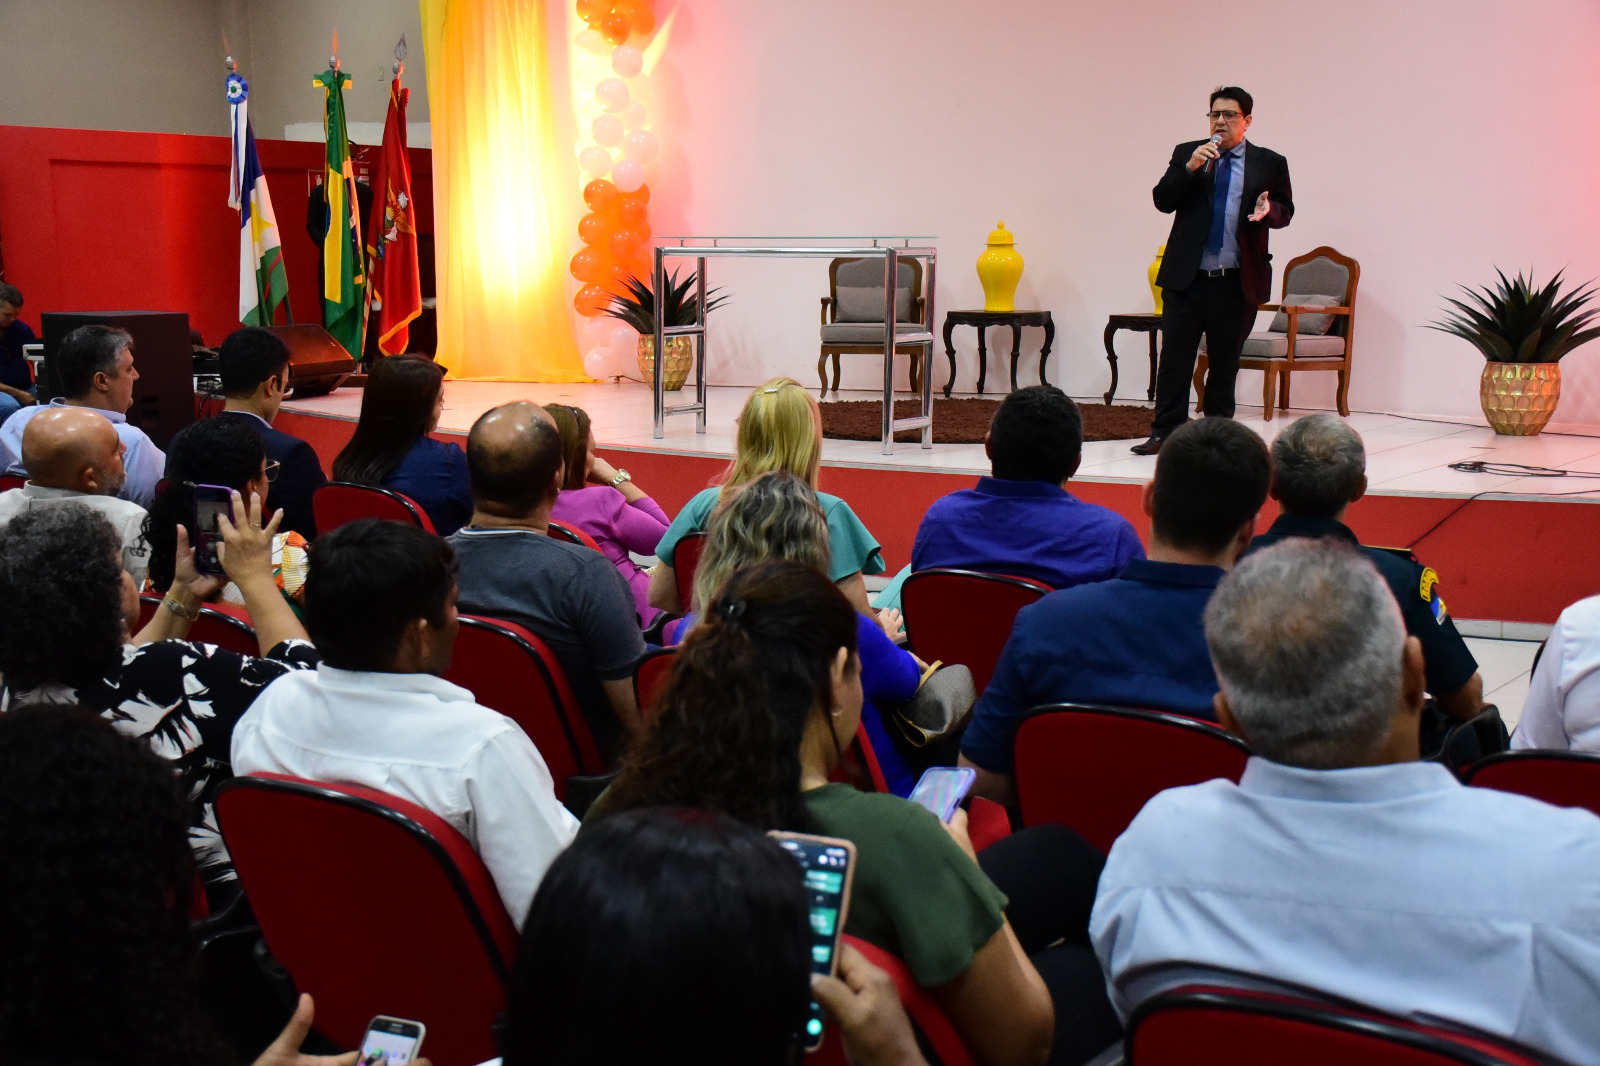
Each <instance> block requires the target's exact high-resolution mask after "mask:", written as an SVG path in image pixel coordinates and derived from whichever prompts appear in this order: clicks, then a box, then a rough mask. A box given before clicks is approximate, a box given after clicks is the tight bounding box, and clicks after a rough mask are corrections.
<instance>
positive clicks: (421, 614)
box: [232, 519, 578, 926]
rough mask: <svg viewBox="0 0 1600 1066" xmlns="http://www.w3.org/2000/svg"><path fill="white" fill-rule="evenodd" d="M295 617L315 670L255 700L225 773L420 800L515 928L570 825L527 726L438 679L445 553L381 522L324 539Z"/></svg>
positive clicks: (449, 631) (446, 588)
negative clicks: (473, 858) (489, 883)
mask: <svg viewBox="0 0 1600 1066" xmlns="http://www.w3.org/2000/svg"><path fill="white" fill-rule="evenodd" d="M305 621H306V630H307V631H308V632H309V634H310V636H311V639H312V641H313V643H315V644H316V645H317V650H318V651H320V652H321V653H322V657H323V662H322V666H321V667H320V668H319V669H317V670H316V671H315V672H311V671H295V673H296V674H297V675H298V676H285V677H282V678H279V679H278V680H277V681H274V682H273V683H272V684H271V685H269V686H268V687H267V689H266V691H265V692H263V693H262V694H261V695H260V696H259V697H257V698H256V701H255V703H254V705H252V706H251V708H250V710H249V711H248V712H246V713H245V715H244V717H242V718H241V719H240V720H239V724H238V725H236V726H235V727H234V732H233V760H232V761H233V769H234V772H235V773H239V774H249V773H279V774H289V775H291V776H294V777H303V778H308V779H310V780H313V781H328V782H334V783H348V784H355V785H364V786H366V787H368V788H375V789H378V790H380V791H383V792H388V793H392V794H393V795H396V796H400V797H403V798H405V799H408V800H410V801H411V802H413V803H416V804H418V805H420V806H422V807H425V808H427V809H428V810H430V811H432V812H433V813H435V814H437V815H438V816H439V817H441V818H443V819H444V820H445V821H447V822H449V823H450V824H451V825H452V826H454V827H455V828H456V829H458V830H460V831H461V833H462V835H464V836H465V837H466V838H467V839H468V840H469V841H470V842H471V843H472V846H473V847H474V848H475V849H476V850H477V852H478V854H479V855H480V856H481V857H482V858H483V861H484V865H485V866H487V867H488V868H489V873H490V875H491V876H493V878H494V882H495V886H496V888H498V889H499V892H500V898H501V899H502V900H503V901H504V902H505V905H506V911H507V913H509V914H510V915H511V918H512V920H513V921H514V922H515V923H516V924H517V925H518V926H520V925H521V924H522V920H523V918H524V917H526V915H527V913H528V905H529V903H530V902H532V899H533V893H534V890H535V889H536V888H538V886H539V881H540V879H541V878H543V877H544V872H545V870H546V869H547V868H548V867H549V865H550V863H551V861H552V860H553V859H554V858H555V857H556V855H557V854H559V853H560V852H561V850H562V849H563V848H565V847H566V846H567V845H568V844H569V843H571V842H572V838H573V837H574V836H575V835H576V834H577V831H578V820H577V819H576V818H574V817H573V816H572V815H571V814H570V813H569V812H568V811H567V809H566V808H565V807H563V806H562V805H561V803H560V802H559V801H558V800H557V799H556V796H555V791H554V785H553V783H552V782H551V779H550V771H549V769H548V768H547V767H546V766H545V762H544V759H543V758H541V757H540V755H539V752H538V749H536V748H535V747H534V746H533V742H532V741H530V740H529V739H528V737H527V734H525V733H523V732H522V730H521V729H520V728H518V727H517V725H516V724H515V723H514V722H512V721H511V720H510V719H509V718H506V717H504V716H502V715H500V714H497V713H495V712H494V711H491V710H489V709H488V708H486V707H481V706H479V705H478V703H477V702H476V701H475V700H474V699H473V697H472V693H470V692H468V691H467V690H466V689H464V688H460V687H459V686H456V685H452V684H450V683H449V682H447V681H444V680H441V679H440V678H438V677H435V676H434V675H435V674H437V673H440V672H441V671H443V670H445V669H448V668H449V665H450V654H451V649H452V647H453V646H454V644H455V639H456V633H457V631H458V630H459V629H460V622H459V620H458V616H457V614H456V587H455V553H454V552H453V551H452V550H451V549H450V546H449V545H448V544H446V543H445V542H444V541H443V540H442V539H440V538H439V537H436V536H434V535H433V534H432V533H427V532H424V531H423V530H421V529H418V528H416V527H415V526H410V525H405V524H402V523H399V522H386V521H382V520H380V519H363V520H361V521H358V522H352V523H350V524H349V525H345V526H341V527H340V528H339V529H336V530H334V531H333V532H331V533H326V534H323V535H322V536H321V537H319V538H318V540H317V543H316V548H315V549H314V550H313V551H312V553H311V567H310V572H309V573H308V574H307V575H306V584H305Z"/></svg>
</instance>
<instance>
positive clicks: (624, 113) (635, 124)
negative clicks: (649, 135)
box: [617, 100, 650, 130]
mask: <svg viewBox="0 0 1600 1066" xmlns="http://www.w3.org/2000/svg"><path fill="white" fill-rule="evenodd" d="M617 117H618V118H620V119H622V126H623V128H624V129H630V130H636V129H638V128H639V127H640V126H643V125H644V124H645V123H646V122H648V121H649V119H650V115H649V113H648V112H647V111H645V109H644V105H643V104H641V103H640V102H639V101H637V100H635V101H634V102H633V103H631V104H629V105H628V106H627V107H625V108H623V109H622V110H621V111H618V112H617Z"/></svg>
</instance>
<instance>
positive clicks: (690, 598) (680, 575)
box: [672, 533, 706, 613]
mask: <svg viewBox="0 0 1600 1066" xmlns="http://www.w3.org/2000/svg"><path fill="white" fill-rule="evenodd" d="M705 550H706V535H705V534H704V533H685V534H684V535H683V539H681V540H679V541H678V546H677V548H675V549H673V552H672V576H673V577H674V578H675V579H677V582H678V606H679V607H682V608H683V610H684V612H685V613H688V611H689V607H690V605H691V604H693V602H694V574H695V571H696V570H698V569H700V553H701V552H703V551H705Z"/></svg>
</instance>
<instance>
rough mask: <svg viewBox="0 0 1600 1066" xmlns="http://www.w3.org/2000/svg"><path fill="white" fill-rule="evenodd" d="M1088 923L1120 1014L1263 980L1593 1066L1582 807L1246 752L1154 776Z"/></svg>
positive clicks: (1592, 958)
mask: <svg viewBox="0 0 1600 1066" xmlns="http://www.w3.org/2000/svg"><path fill="white" fill-rule="evenodd" d="M1089 932H1090V936H1091V937H1092V938H1093V941H1094V945H1095V950H1096V952H1097V953H1098V954H1099V956H1100V963H1101V966H1102V967H1103V968H1104V969H1105V971H1106V975H1107V977H1108V979H1109V981H1110V986H1111V998H1112V1002H1113V1003H1114V1004H1115V1006H1116V1008H1117V1010H1118V1012H1119V1013H1120V1014H1121V1015H1122V1016H1123V1017H1124V1018H1126V1017H1127V1015H1128V1012H1129V1011H1130V1010H1131V1009H1132V1008H1133V1007H1134V1006H1135V1005H1136V1004H1137V1003H1139V1002H1140V1001H1142V1000H1144V999H1147V998H1149V997H1150V996H1152V995H1155V994H1156V993H1158V992H1161V991H1164V990H1166V989H1170V988H1173V987H1176V986H1178V985H1181V984H1187V983H1192V982H1195V981H1201V982H1204V981H1207V980H1210V981H1213V982H1215V981H1218V980H1222V981H1223V982H1224V983H1243V984H1245V985H1247V986H1259V984H1260V983H1261V982H1265V983H1267V984H1268V986H1269V987H1270V986H1277V987H1290V988H1295V987H1298V988H1301V989H1314V990H1319V991H1320V992H1322V993H1324V994H1326V995H1329V996H1333V997H1337V998H1340V999H1345V1000H1351V1001H1354V1002H1357V1003H1363V1004H1367V1005H1369V1006H1371V1007H1374V1008H1377V1009H1379V1010H1383V1011H1388V1012H1391V1013H1394V1014H1399V1015H1406V1016H1409V1017H1412V1018H1416V1019H1422V1020H1426V1019H1443V1020H1447V1021H1450V1022H1454V1023H1457V1024H1460V1025H1465V1026H1468V1027H1470V1028H1472V1029H1476V1030H1478V1031H1480V1032H1485V1033H1490V1034H1494V1035H1498V1036H1502V1037H1509V1038H1511V1039H1514V1040H1517V1041H1521V1042H1523V1043H1525V1044H1527V1045H1529V1046H1531V1047H1534V1048H1538V1049H1541V1050H1543V1051H1546V1052H1548V1053H1550V1054H1553V1055H1556V1056H1558V1057H1560V1058H1562V1059H1565V1060H1567V1061H1570V1062H1575V1063H1600V1009H1596V1005H1597V1003H1600V818H1597V817H1595V815H1593V814H1590V813H1589V812H1588V811H1581V810H1563V809H1560V808H1556V807H1550V806H1547V805H1546V804H1543V803H1540V802H1538V801H1537V800H1532V799H1528V798H1527V797H1525V796H1517V795H1513V794H1511V793H1507V792H1496V791H1494V790H1492V789H1487V788H1468V787H1466V786H1464V785H1461V784H1460V783H1459V782H1457V781H1456V779H1455V778H1454V777H1452V776H1451V774H1450V772H1449V771H1447V770H1446V769H1445V768H1444V767H1443V766H1440V765H1439V764H1437V763H1420V762H1414V763H1400V764H1393V765H1386V766H1373V767H1363V768H1359V769H1353V770H1333V771H1316V770H1298V769H1294V768H1292V767H1287V766H1282V765H1279V764H1276V763H1271V762H1268V761H1266V760H1265V759H1261V758H1258V757H1257V758H1252V759H1251V760H1250V762H1249V764H1248V766H1247V767H1246V769H1245V772H1244V776H1243V778H1242V779H1241V780H1240V782H1239V783H1238V784H1237V785H1235V784H1233V783H1232V782H1230V781H1225V780H1216V781H1208V782H1206V783H1205V784H1201V785H1192V786H1189V787H1186V788H1174V789H1169V790H1167V791H1166V792H1163V793H1161V794H1160V795H1158V796H1156V797H1155V798H1154V799H1152V800H1151V801H1150V802H1149V803H1148V804H1146V805H1145V808H1144V810H1143V811H1141V812H1140V813H1139V816H1138V817H1137V818H1135V819H1134V821H1133V824H1132V825H1130V826H1129V827H1128V829H1127V831H1126V832H1125V833H1123V835H1122V836H1121V837H1120V838H1119V839H1118V840H1117V842H1116V844H1115V845H1114V846H1113V847H1112V849H1111V855H1110V857H1109V859H1108V860H1107V862H1106V866H1105V870H1104V872H1103V873H1102V874H1101V877H1100V889H1099V893H1098V895H1097V897H1096V899H1095V906H1094V913H1093V916H1092V917H1091V919H1090V925H1089ZM1218 971H1228V972H1229V974H1230V976H1229V977H1222V976H1221V975H1220V974H1219V973H1218ZM1232 974H1243V975H1250V976H1251V977H1254V978H1255V979H1256V980H1255V981H1251V980H1248V979H1247V980H1245V981H1243V982H1234V981H1233V980H1232V979H1231V975H1232Z"/></svg>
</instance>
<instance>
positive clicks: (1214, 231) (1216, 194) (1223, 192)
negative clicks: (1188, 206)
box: [1206, 155, 1233, 255]
mask: <svg viewBox="0 0 1600 1066" xmlns="http://www.w3.org/2000/svg"><path fill="white" fill-rule="evenodd" d="M1232 162H1233V160H1232V157H1230V156H1226V155H1224V156H1222V157H1221V158H1220V159H1218V160H1217V170H1216V174H1215V175H1214V176H1213V177H1212V183H1213V185H1212V192H1211V232H1210V233H1209V234H1207V236H1206V251H1208V252H1210V253H1211V254H1212V255H1219V254H1221V252H1222V235H1223V230H1224V228H1225V227H1226V226H1227V222H1228V181H1229V180H1230V179H1231V178H1232V177H1233V166H1232Z"/></svg>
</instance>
